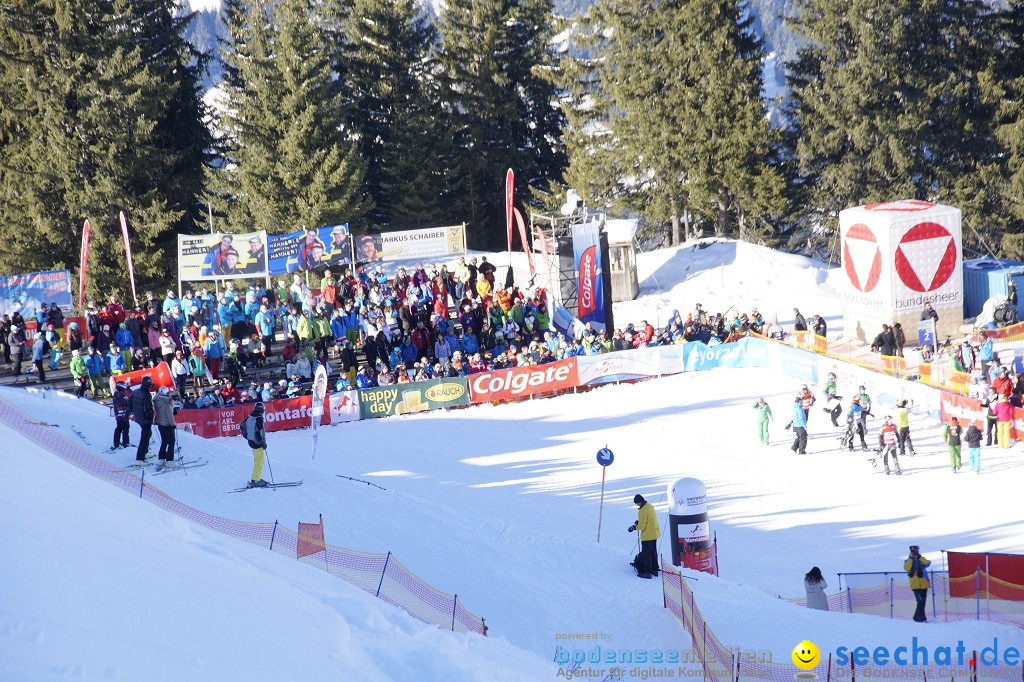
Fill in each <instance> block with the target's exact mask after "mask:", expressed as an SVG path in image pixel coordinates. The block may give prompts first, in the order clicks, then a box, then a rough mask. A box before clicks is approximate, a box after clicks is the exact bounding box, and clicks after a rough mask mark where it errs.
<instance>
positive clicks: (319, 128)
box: [211, 0, 370, 233]
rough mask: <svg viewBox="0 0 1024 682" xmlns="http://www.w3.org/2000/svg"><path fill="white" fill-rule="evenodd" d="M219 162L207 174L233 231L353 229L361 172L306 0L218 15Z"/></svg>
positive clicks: (232, 8)
mask: <svg viewBox="0 0 1024 682" xmlns="http://www.w3.org/2000/svg"><path fill="white" fill-rule="evenodd" d="M224 17H225V23H226V25H227V32H228V37H227V38H226V39H225V42H224V44H223V45H222V48H221V54H222V60H223V63H224V76H225V79H224V90H225V94H226V96H227V102H226V106H225V114H224V118H223V127H224V131H225V139H224V140H222V144H223V145H224V147H223V150H224V151H223V163H222V166H221V168H220V169H219V170H217V171H216V172H215V173H214V174H213V178H212V182H211V184H212V185H213V186H214V187H216V189H217V191H218V193H219V196H220V198H221V200H222V201H223V204H222V206H221V208H222V210H226V212H227V217H228V224H229V225H230V226H231V228H232V229H233V230H234V231H249V230H258V229H266V230H268V231H271V232H277V233H280V232H287V231H291V230H293V229H298V228H301V227H303V226H305V227H316V226H322V225H329V224H332V223H338V222H350V223H358V222H359V221H360V220H361V218H362V216H363V215H364V214H365V213H366V211H367V209H368V208H369V206H370V202H369V201H368V200H367V198H366V197H365V196H364V194H363V191H362V186H363V178H364V175H365V166H364V164H363V162H362V159H360V157H359V154H358V150H357V148H356V145H355V143H354V142H353V140H352V139H351V138H352V135H351V131H350V130H348V129H347V128H346V126H345V109H344V107H343V102H342V101H341V98H340V94H339V91H340V89H339V88H338V87H337V85H336V84H335V81H334V78H333V75H332V71H331V53H330V50H328V49H327V40H326V37H327V32H326V30H325V29H324V27H323V22H322V17H320V16H319V15H318V14H317V13H316V8H315V7H314V5H313V3H311V2H309V1H308V0H285V1H284V2H272V1H271V0H254V1H253V2H251V3H249V4H248V6H245V5H243V4H242V3H241V2H239V1H238V0H232V1H231V2H228V3H226V5H225V8H224Z"/></svg>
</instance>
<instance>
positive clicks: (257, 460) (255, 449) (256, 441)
mask: <svg viewBox="0 0 1024 682" xmlns="http://www.w3.org/2000/svg"><path fill="white" fill-rule="evenodd" d="M264 409H265V408H264V405H263V403H256V404H255V405H254V406H253V408H252V412H251V413H250V414H249V416H248V417H246V418H245V421H243V422H242V424H241V432H242V435H243V436H244V437H245V440H246V441H248V443H249V447H250V448H251V449H252V479H251V480H250V481H249V487H250V488H265V487H266V486H267V482H266V481H264V480H263V478H262V475H263V461H264V459H265V458H266V448H267V432H266V431H265V430H264V428H263V413H264Z"/></svg>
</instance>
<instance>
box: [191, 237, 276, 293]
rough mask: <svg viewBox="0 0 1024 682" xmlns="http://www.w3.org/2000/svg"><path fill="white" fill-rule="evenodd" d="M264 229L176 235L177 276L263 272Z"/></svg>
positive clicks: (236, 276) (234, 276)
mask: <svg viewBox="0 0 1024 682" xmlns="http://www.w3.org/2000/svg"><path fill="white" fill-rule="evenodd" d="M267 250H268V249H267V233H266V231H265V230H260V231H259V232H248V233H245V234H227V233H218V232H214V233H213V234H204V235H192V234H179V235H178V279H179V280H181V281H182V282H199V281H205V280H215V279H244V278H246V277H266V276H267Z"/></svg>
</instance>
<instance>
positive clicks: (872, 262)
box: [843, 223, 882, 291]
mask: <svg viewBox="0 0 1024 682" xmlns="http://www.w3.org/2000/svg"><path fill="white" fill-rule="evenodd" d="M843 262H844V264H845V267H846V276H847V277H848V278H849V279H850V284H852V285H853V287H854V288H855V289H857V290H858V291H871V290H872V289H874V288H875V287H876V286H878V279H879V277H881V275H882V251H881V249H879V247H878V240H877V239H875V233H874V232H872V231H871V228H870V227H868V226H867V225H864V224H863V223H857V224H856V225H851V226H850V229H849V231H847V233H846V238H845V239H844V240H843Z"/></svg>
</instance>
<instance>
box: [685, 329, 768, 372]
mask: <svg viewBox="0 0 1024 682" xmlns="http://www.w3.org/2000/svg"><path fill="white" fill-rule="evenodd" d="M683 348H684V349H685V350H684V353H685V360H684V362H685V368H686V371H687V372H703V371H705V370H709V369H715V368H717V367H728V368H737V367H765V366H767V364H768V352H767V349H766V347H765V343H764V342H763V341H761V340H760V339H754V338H751V337H749V336H748V337H744V338H742V339H740V340H739V341H736V342H734V343H720V344H718V345H715V346H708V345H706V344H704V343H702V342H700V341H693V342H690V343H687V344H684V345H683Z"/></svg>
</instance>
